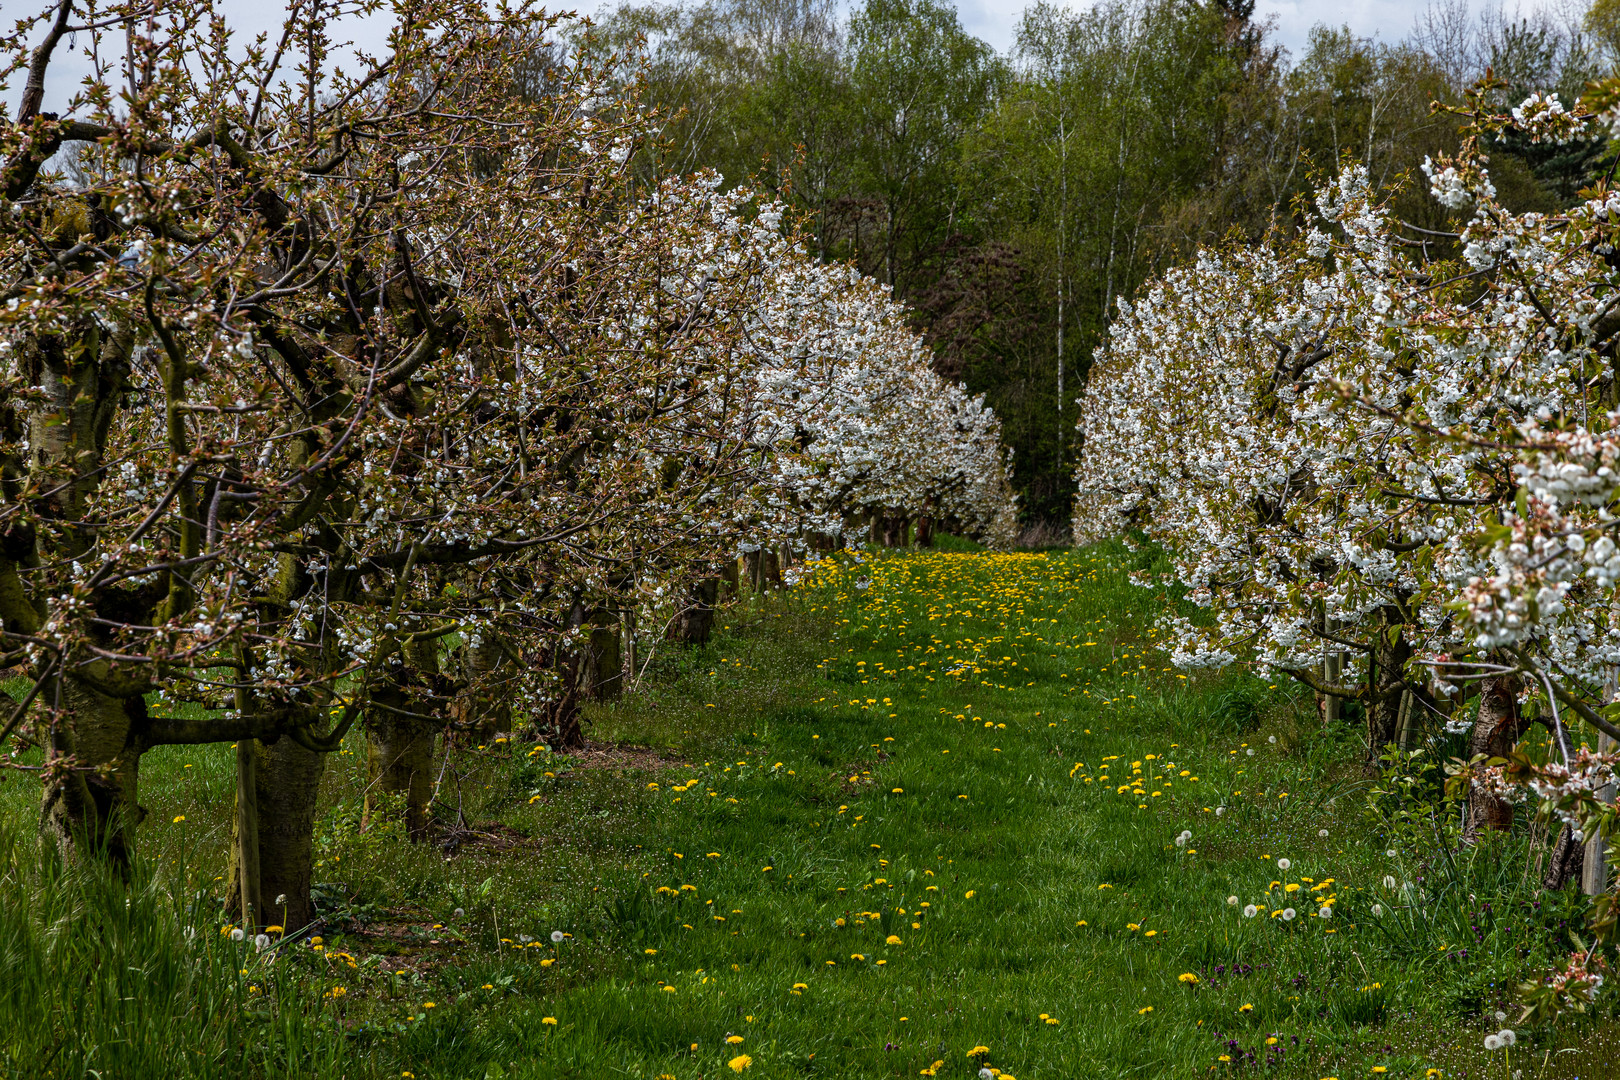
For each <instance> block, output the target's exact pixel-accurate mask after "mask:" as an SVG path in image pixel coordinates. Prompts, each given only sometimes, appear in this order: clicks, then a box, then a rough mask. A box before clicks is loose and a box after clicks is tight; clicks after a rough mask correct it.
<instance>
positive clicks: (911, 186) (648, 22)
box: [582, 0, 1620, 526]
mask: <svg viewBox="0 0 1620 1080" xmlns="http://www.w3.org/2000/svg"><path fill="white" fill-rule="evenodd" d="M582 37H584V38H585V39H586V40H587V41H588V43H589V44H590V46H591V47H592V48H593V49H595V50H597V51H598V52H599V54H600V55H601V56H602V57H603V58H604V59H615V58H616V60H617V67H616V70H619V71H621V72H623V73H624V75H625V78H626V81H627V82H628V81H629V79H630V77H631V74H632V72H633V71H635V69H636V66H637V64H638V63H639V62H640V60H641V58H642V55H643V53H645V56H646V58H647V59H648V61H649V62H650V71H649V77H648V78H647V81H646V82H645V84H644V86H645V91H644V92H645V93H646V94H647V95H648V97H649V98H650V101H649V104H651V105H653V106H655V107H656V108H657V109H658V110H659V112H660V114H661V115H662V116H663V118H664V122H663V132H664V135H665V140H664V142H663V144H662V149H661V151H660V153H661V154H662V155H663V156H664V158H665V160H664V161H662V162H659V163H657V166H656V167H660V168H673V169H675V170H677V171H687V170H692V169H696V168H700V167H705V166H707V167H712V168H714V169H716V170H718V171H719V172H720V173H721V174H722V175H723V176H724V177H725V181H726V183H727V184H739V183H743V182H745V181H749V180H750V179H752V180H753V181H755V182H758V183H761V184H763V185H764V186H765V187H766V188H768V189H770V190H772V191H774V192H777V193H779V194H781V195H782V196H784V197H786V198H787V199H789V200H790V201H791V202H792V203H793V204H794V205H795V206H797V207H799V208H800V209H802V210H804V211H806V212H808V213H809V214H810V215H811V217H812V220H811V224H810V236H811V238H812V242H813V243H814V244H815V246H816V249H817V250H816V252H815V254H817V255H818V256H819V257H821V258H823V259H829V260H849V261H852V262H853V263H855V264H856V265H857V266H858V267H859V268H860V269H861V270H862V271H864V272H866V273H868V274H871V275H873V276H874V277H877V278H878V279H879V280H881V281H883V282H885V283H887V284H888V285H890V286H891V287H892V288H893V289H894V291H895V293H896V294H897V295H898V296H899V297H900V298H901V299H903V300H905V301H906V302H907V303H909V304H910V305H911V306H912V307H913V308H914V310H915V312H916V315H915V317H916V319H917V320H918V322H919V324H920V325H921V328H922V329H923V330H924V331H925V332H926V333H927V335H928V338H929V340H930V342H931V344H932V346H933V349H934V363H935V365H936V367H937V368H938V370H939V371H940V373H941V374H944V375H946V376H948V377H950V378H955V379H961V380H963V381H964V382H965V383H966V385H967V387H968V389H969V390H970V391H971V392H973V393H983V394H985V395H986V396H987V403H988V404H989V405H990V406H991V407H993V408H994V409H995V411H996V413H997V414H998V415H999V416H1000V417H1001V418H1002V421H1003V424H1004V426H1005V428H1004V430H1005V437H1006V438H1007V440H1008V443H1009V445H1010V446H1011V447H1012V448H1013V450H1014V452H1015V456H1014V469H1015V473H1016V483H1017V486H1018V488H1019V491H1020V493H1021V496H1022V512H1023V515H1024V518H1025V521H1026V523H1027V524H1028V525H1030V526H1039V525H1041V524H1042V523H1049V522H1062V521H1064V520H1066V518H1067V515H1068V512H1069V507H1070V505H1071V501H1072V497H1073V489H1072V479H1071V477H1072V472H1073V468H1072V463H1073V460H1074V454H1075V447H1074V446H1073V445H1072V444H1073V441H1074V440H1073V437H1072V436H1071V435H1068V434H1067V433H1068V432H1069V431H1070V430H1071V428H1072V425H1073V423H1074V420H1075V419H1076V413H1075V405H1074V401H1075V397H1076V395H1077V393H1078V392H1079V389H1080V387H1081V385H1082V383H1083V381H1084V379H1085V376H1086V372H1087V369H1088V368H1089V365H1090V363H1091V356H1092V351H1093V349H1094V348H1095V346H1096V345H1097V343H1098V340H1099V337H1100V335H1101V334H1102V333H1103V331H1104V329H1105V327H1106V326H1107V324H1108V321H1109V319H1110V317H1111V313H1112V312H1113V309H1114V303H1115V301H1116V300H1117V299H1118V298H1119V297H1120V296H1129V295H1130V294H1131V292H1132V291H1133V290H1134V289H1135V288H1136V287H1137V286H1138V285H1139V284H1140V283H1141V282H1143V281H1144V280H1146V279H1147V278H1148V277H1150V276H1153V275H1156V274H1158V273H1160V272H1162V271H1163V270H1164V269H1166V268H1167V267H1169V266H1171V265H1174V264H1175V263H1177V262H1178V261H1181V260H1184V259H1186V258H1187V257H1189V256H1190V255H1191V253H1192V252H1193V251H1194V250H1196V248H1197V246H1198V245H1199V244H1205V243H1210V242H1216V241H1220V240H1222V239H1223V238H1226V237H1228V236H1234V235H1235V236H1238V237H1241V238H1244V239H1249V240H1253V239H1256V238H1258V237H1260V236H1262V235H1264V234H1265V233H1266V232H1267V231H1268V230H1271V229H1281V230H1283V231H1288V230H1290V229H1291V228H1292V227H1293V226H1294V224H1295V223H1296V220H1297V218H1296V215H1295V213H1294V212H1293V209H1292V207H1293V204H1294V201H1295V200H1296V199H1297V198H1299V197H1301V196H1304V195H1306V194H1307V193H1308V191H1309V187H1310V180H1311V177H1312V175H1313V174H1315V173H1318V172H1319V171H1321V170H1331V169H1333V168H1335V167H1336V166H1337V164H1338V162H1339V161H1340V160H1341V159H1342V158H1345V157H1350V158H1354V159H1356V160H1359V161H1362V162H1364V163H1365V164H1366V165H1367V166H1368V168H1369V169H1370V170H1371V175H1372V179H1373V181H1374V183H1375V184H1377V185H1378V186H1379V187H1380V188H1397V187H1400V186H1401V185H1402V184H1404V183H1406V181H1407V180H1408V179H1409V178H1410V177H1412V176H1414V175H1415V174H1416V173H1417V168H1418V166H1419V165H1420V164H1421V163H1422V162H1423V160H1424V158H1425V157H1429V156H1438V155H1439V154H1441V153H1448V152H1452V151H1454V150H1455V149H1456V148H1457V146H1458V143H1459V137H1458V135H1457V120H1456V119H1455V117H1452V116H1448V115H1446V114H1444V113H1436V112H1435V111H1433V110H1432V108H1431V103H1433V102H1437V101H1438V102H1441V103H1443V104H1458V103H1460V102H1461V101H1462V94H1463V91H1464V90H1465V89H1466V88H1467V87H1468V86H1470V85H1471V84H1472V83H1473V82H1474V81H1475V80H1476V79H1478V78H1479V77H1480V76H1481V75H1483V74H1484V72H1485V70H1486V68H1487V67H1489V68H1491V69H1492V70H1493V71H1494V73H1495V74H1496V75H1497V77H1498V78H1500V79H1502V80H1503V81H1505V82H1506V84H1507V86H1506V87H1505V88H1504V89H1501V90H1499V91H1496V94H1497V95H1498V97H1499V98H1500V101H1497V102H1493V104H1499V105H1503V106H1511V105H1512V104H1516V103H1517V102H1518V101H1520V100H1522V99H1523V98H1524V97H1525V96H1526V95H1528V94H1529V93H1530V92H1532V91H1535V90H1541V91H1551V92H1556V93H1558V94H1559V96H1560V98H1561V99H1562V100H1563V101H1564V102H1565V103H1566V104H1573V102H1574V101H1575V100H1576V99H1577V98H1578V97H1579V96H1580V94H1581V92H1582V90H1583V88H1584V87H1585V85H1586V84H1587V82H1589V81H1590V80H1592V79H1594V78H1597V77H1599V76H1601V75H1603V74H1605V73H1607V72H1608V71H1610V70H1611V69H1612V68H1613V66H1614V60H1615V57H1616V55H1617V50H1620V2H1616V0H1599V2H1598V3H1596V4H1595V5H1593V6H1592V7H1591V8H1590V9H1589V10H1572V11H1568V12H1565V13H1563V14H1556V15H1555V14H1550V13H1545V12H1541V13H1533V14H1530V15H1509V14H1505V13H1504V12H1503V11H1502V10H1500V9H1498V10H1487V11H1485V12H1483V13H1481V14H1477V15H1475V14H1470V12H1469V11H1468V8H1467V6H1466V4H1464V3H1463V2H1461V0H1447V2H1444V3H1439V4H1436V5H1433V6H1431V7H1429V8H1427V9H1426V10H1424V11H1422V12H1421V13H1420V14H1419V15H1418V16H1417V18H1416V19H1415V21H1414V27H1413V30H1412V32H1411V33H1410V34H1409V35H1408V37H1406V38H1405V39H1404V40H1401V41H1399V42H1393V43H1391V42H1385V41H1381V40H1376V39H1369V38H1364V37H1358V36H1357V35H1356V34H1354V33H1353V32H1351V31H1350V30H1349V29H1347V28H1335V27H1331V26H1327V25H1321V26H1318V27H1317V28H1316V29H1315V30H1313V31H1312V33H1311V35H1310V39H1309V43H1308V45H1307V47H1306V48H1305V50H1304V52H1303V55H1300V56H1297V57H1295V56H1291V55H1289V53H1288V52H1287V51H1286V50H1284V49H1283V48H1282V47H1281V45H1280V44H1279V43H1278V42H1277V40H1276V36H1275V32H1274V28H1273V27H1272V26H1271V25H1270V24H1269V23H1267V22H1265V21H1262V20H1259V19H1257V18H1256V17H1255V13H1254V3H1253V0H1110V2H1107V3H1102V4H1098V5H1097V6H1096V7H1094V8H1092V9H1091V10H1089V11H1083V12H1081V11H1071V10H1067V9H1064V8H1061V7H1058V6H1056V5H1053V4H1049V3H1045V2H1040V3H1036V4H1034V5H1032V6H1030V7H1029V8H1028V9H1026V11H1025V12H1024V14H1023V19H1022V21H1021V23H1020V25H1019V29H1018V33H1017V39H1016V43H1015V45H1014V47H1013V48H1012V50H1011V51H1010V52H1009V53H1008V54H1005V55H1002V54H998V53H997V52H996V51H995V50H994V49H992V48H991V47H990V46H989V45H987V44H986V43H984V42H983V41H980V40H978V39H976V38H974V37H973V36H972V35H970V34H968V33H967V32H966V31H964V30H963V29H962V27H961V25H960V23H959V21H958V19H957V17H956V13H955V11H954V9H953V8H952V7H951V6H950V5H949V4H948V3H944V2H940V0H868V2H866V3H864V4H862V5H860V6H857V7H855V8H854V9H853V11H852V12H851V13H850V14H849V16H848V18H847V19H841V18H840V16H839V13H838V10H837V5H836V4H835V3H833V2H832V0H708V2H707V3H703V4H685V5H682V4H656V3H654V4H633V3H632V4H624V5H622V6H620V7H618V8H617V9H608V10H605V11H604V12H603V14H602V15H601V16H600V17H599V18H598V20H597V22H596V25H595V26H593V27H590V28H589V29H587V30H584V31H582ZM1489 149H1490V151H1491V170H1492V176H1493V178H1494V179H1495V182H1496V183H1497V185H1498V187H1499V188H1500V190H1501V198H1502V201H1503V203H1504V205H1506V206H1508V207H1509V208H1511V209H1514V210H1520V211H1523V210H1552V209H1558V208H1561V207H1563V206H1566V205H1568V204H1569V203H1570V202H1571V201H1572V200H1573V199H1574V197H1575V194H1576V192H1577V191H1579V190H1580V188H1581V187H1582V186H1583V185H1584V184H1585V183H1587V182H1589V181H1590V180H1591V179H1593V178H1594V177H1595V176H1597V175H1600V174H1601V173H1602V172H1603V171H1604V170H1606V169H1607V168H1608V167H1609V165H1610V164H1611V161H1612V155H1611V154H1610V149H1609V141H1608V140H1607V139H1605V138H1601V137H1597V138H1592V139H1586V140H1580V141H1577V142H1575V143H1573V144H1571V145H1567V146H1558V147H1553V146H1548V145H1543V144H1530V143H1528V142H1525V141H1523V140H1518V139H1515V138H1514V137H1511V136H1508V137H1504V138H1503V139H1502V140H1500V141H1499V142H1498V143H1497V144H1495V145H1492V146H1491V147H1489ZM646 167H647V168H648V169H649V170H652V169H653V168H655V165H654V163H653V162H650V161H649V162H648V163H647V166H646ZM1419 180H1421V177H1419ZM1396 207H1397V211H1398V212H1399V213H1400V214H1401V215H1402V216H1403V217H1404V218H1405V219H1406V220H1407V221H1409V222H1411V223H1412V224H1414V225H1416V226H1418V227H1420V228H1425V227H1430V228H1436V229H1440V228H1443V224H1442V221H1441V216H1440V211H1439V209H1438V208H1437V206H1436V204H1435V203H1434V201H1433V200H1432V199H1430V198H1429V197H1428V194H1427V191H1426V186H1425V185H1423V184H1421V183H1418V184H1406V188H1405V192H1404V194H1403V195H1401V196H1400V197H1399V198H1398V201H1397V203H1396Z"/></svg>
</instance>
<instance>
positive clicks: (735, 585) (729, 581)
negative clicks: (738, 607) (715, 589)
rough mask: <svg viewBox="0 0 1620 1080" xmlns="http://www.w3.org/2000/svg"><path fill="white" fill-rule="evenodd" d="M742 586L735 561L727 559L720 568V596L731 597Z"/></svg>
mask: <svg viewBox="0 0 1620 1080" xmlns="http://www.w3.org/2000/svg"><path fill="white" fill-rule="evenodd" d="M741 584H742V577H741V574H740V573H739V572H738V570H737V560H736V559H727V560H726V561H725V564H724V565H723V566H721V567H720V585H721V589H720V595H722V596H725V597H733V596H736V595H737V592H738V590H739V587H740V586H741Z"/></svg>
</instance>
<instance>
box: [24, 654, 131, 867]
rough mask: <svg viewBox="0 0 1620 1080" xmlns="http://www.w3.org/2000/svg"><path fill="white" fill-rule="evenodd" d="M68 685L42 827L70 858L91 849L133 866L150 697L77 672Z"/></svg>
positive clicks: (50, 747)
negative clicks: (108, 688)
mask: <svg viewBox="0 0 1620 1080" xmlns="http://www.w3.org/2000/svg"><path fill="white" fill-rule="evenodd" d="M60 687H61V695H62V704H63V706H64V713H65V715H64V716H63V717H62V719H61V721H60V722H59V723H57V724H56V725H55V726H54V727H53V728H52V729H51V731H50V732H49V734H48V735H47V737H46V745H45V763H46V770H45V788H44V795H43V799H42V803H41V807H40V828H41V829H42V830H43V832H44V833H45V835H47V836H49V837H50V838H51V839H53V840H54V841H55V842H56V844H57V847H58V848H59V850H61V852H62V854H63V856H64V857H65V858H69V859H72V858H77V857H81V856H86V855H89V856H94V857H98V858H101V859H104V860H105V861H106V862H107V863H108V864H109V865H112V866H115V867H118V868H120V869H127V868H128V866H129V861H130V859H131V857H132V856H133V854H134V844H135V836H134V827H135V825H137V824H138V823H139V822H140V820H141V818H142V817H143V816H144V813H145V812H144V811H143V810H142V809H141V808H140V806H139V805H138V804H137V803H136V801H135V797H136V792H137V789H138V786H139V780H140V766H141V747H140V745H139V743H138V738H137V737H138V733H139V730H140V727H141V725H142V723H143V722H144V720H145V717H146V702H145V700H144V699H143V698H142V697H140V696H139V695H136V696H133V697H127V698H126V697H113V696H110V695H108V694H105V693H103V692H102V691H101V690H99V689H96V688H95V687H93V686H91V685H90V684H89V683H87V682H85V681H83V680H81V679H77V678H72V677H69V678H65V679H63V680H61V683H60Z"/></svg>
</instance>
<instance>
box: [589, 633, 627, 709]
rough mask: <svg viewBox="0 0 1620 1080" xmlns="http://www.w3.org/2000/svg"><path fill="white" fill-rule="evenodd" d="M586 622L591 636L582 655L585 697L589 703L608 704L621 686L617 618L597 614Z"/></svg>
mask: <svg viewBox="0 0 1620 1080" xmlns="http://www.w3.org/2000/svg"><path fill="white" fill-rule="evenodd" d="M589 622H590V626H591V633H590V638H589V644H588V646H587V648H586V653H585V686H584V691H585V697H586V698H587V699H589V700H591V701H612V700H613V699H614V698H616V697H618V696H619V691H620V690H621V689H622V688H623V686H624V671H623V663H624V661H623V657H622V656H621V655H620V640H619V617H618V616H617V615H615V614H614V613H613V612H611V611H598V612H596V613H595V614H594V615H592V616H591V617H590V620H589Z"/></svg>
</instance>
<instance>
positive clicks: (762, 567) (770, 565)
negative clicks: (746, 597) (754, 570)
mask: <svg viewBox="0 0 1620 1080" xmlns="http://www.w3.org/2000/svg"><path fill="white" fill-rule="evenodd" d="M759 581H760V585H761V586H762V587H764V588H766V589H780V588H781V587H782V560H781V559H779V558H778V557H777V555H776V552H775V551H774V550H773V549H771V548H761V549H760V552H759Z"/></svg>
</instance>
